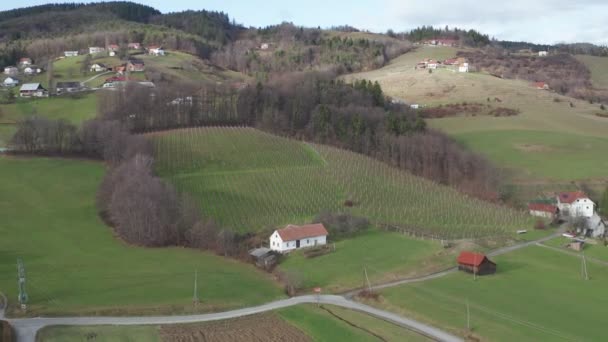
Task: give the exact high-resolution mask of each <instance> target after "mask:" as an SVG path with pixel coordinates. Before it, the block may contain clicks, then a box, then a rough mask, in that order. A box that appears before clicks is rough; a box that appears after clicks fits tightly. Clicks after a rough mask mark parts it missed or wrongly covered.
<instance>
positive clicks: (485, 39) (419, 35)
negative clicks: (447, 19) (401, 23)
mask: <svg viewBox="0 0 608 342" xmlns="http://www.w3.org/2000/svg"><path fill="white" fill-rule="evenodd" d="M393 35H394V33H393ZM402 36H403V37H404V38H405V39H409V40H411V41H413V42H419V41H423V40H430V39H456V40H458V41H459V43H460V45H463V46H473V47H483V46H487V45H489V44H490V37H489V36H488V35H487V34H482V33H480V32H478V31H476V30H462V29H459V28H457V27H456V28H453V29H450V28H449V27H448V26H446V27H445V28H444V29H442V28H439V27H433V26H421V27H417V28H415V29H413V30H411V31H409V32H407V33H405V34H403V35H402Z"/></svg>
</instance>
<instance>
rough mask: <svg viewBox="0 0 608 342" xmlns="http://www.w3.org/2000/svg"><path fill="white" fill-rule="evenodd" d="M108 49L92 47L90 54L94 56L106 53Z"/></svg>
mask: <svg viewBox="0 0 608 342" xmlns="http://www.w3.org/2000/svg"><path fill="white" fill-rule="evenodd" d="M105 50H106V49H105V48H102V47H100V46H91V47H89V54H91V55H94V54H96V53H100V52H104V51H105Z"/></svg>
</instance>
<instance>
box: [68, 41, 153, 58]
mask: <svg viewBox="0 0 608 342" xmlns="http://www.w3.org/2000/svg"><path fill="white" fill-rule="evenodd" d="M127 49H129V50H142V45H141V44H140V43H128V44H127ZM119 50H120V45H118V44H108V46H106V47H101V46H89V49H88V54H89V55H96V54H100V53H105V52H106V51H107V53H108V56H110V57H114V56H116V54H117V53H118V51H119ZM145 51H146V53H147V54H148V55H150V56H164V55H165V49H164V48H163V47H162V46H160V45H150V46H148V47H146V48H145ZM80 52H81V51H79V50H68V51H64V52H63V56H64V57H77V56H78V55H80Z"/></svg>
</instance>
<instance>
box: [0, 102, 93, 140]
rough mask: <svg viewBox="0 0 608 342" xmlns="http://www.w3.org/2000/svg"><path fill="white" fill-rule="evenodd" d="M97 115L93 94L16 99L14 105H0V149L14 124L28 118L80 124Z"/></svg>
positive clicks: (14, 127)
mask: <svg viewBox="0 0 608 342" xmlns="http://www.w3.org/2000/svg"><path fill="white" fill-rule="evenodd" d="M96 113H97V97H96V95H95V94H93V93H87V94H82V95H80V96H78V97H74V98H72V97H49V98H42V99H35V100H29V99H17V100H16V101H15V103H11V104H3V105H0V147H3V146H6V145H7V144H8V142H9V140H10V139H11V137H12V136H13V134H14V133H15V131H16V124H17V122H18V121H19V120H22V119H24V118H26V117H28V116H33V115H37V116H41V117H45V118H47V119H51V120H58V119H64V120H67V121H69V122H71V123H74V124H80V123H82V122H83V121H85V120H88V119H92V118H93V117H95V115H96Z"/></svg>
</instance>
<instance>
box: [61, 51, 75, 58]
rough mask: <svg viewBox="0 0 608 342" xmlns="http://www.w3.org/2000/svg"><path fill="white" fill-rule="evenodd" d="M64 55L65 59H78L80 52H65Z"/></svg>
mask: <svg viewBox="0 0 608 342" xmlns="http://www.w3.org/2000/svg"><path fill="white" fill-rule="evenodd" d="M63 55H64V56H65V57H77V56H78V50H74V51H63Z"/></svg>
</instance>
